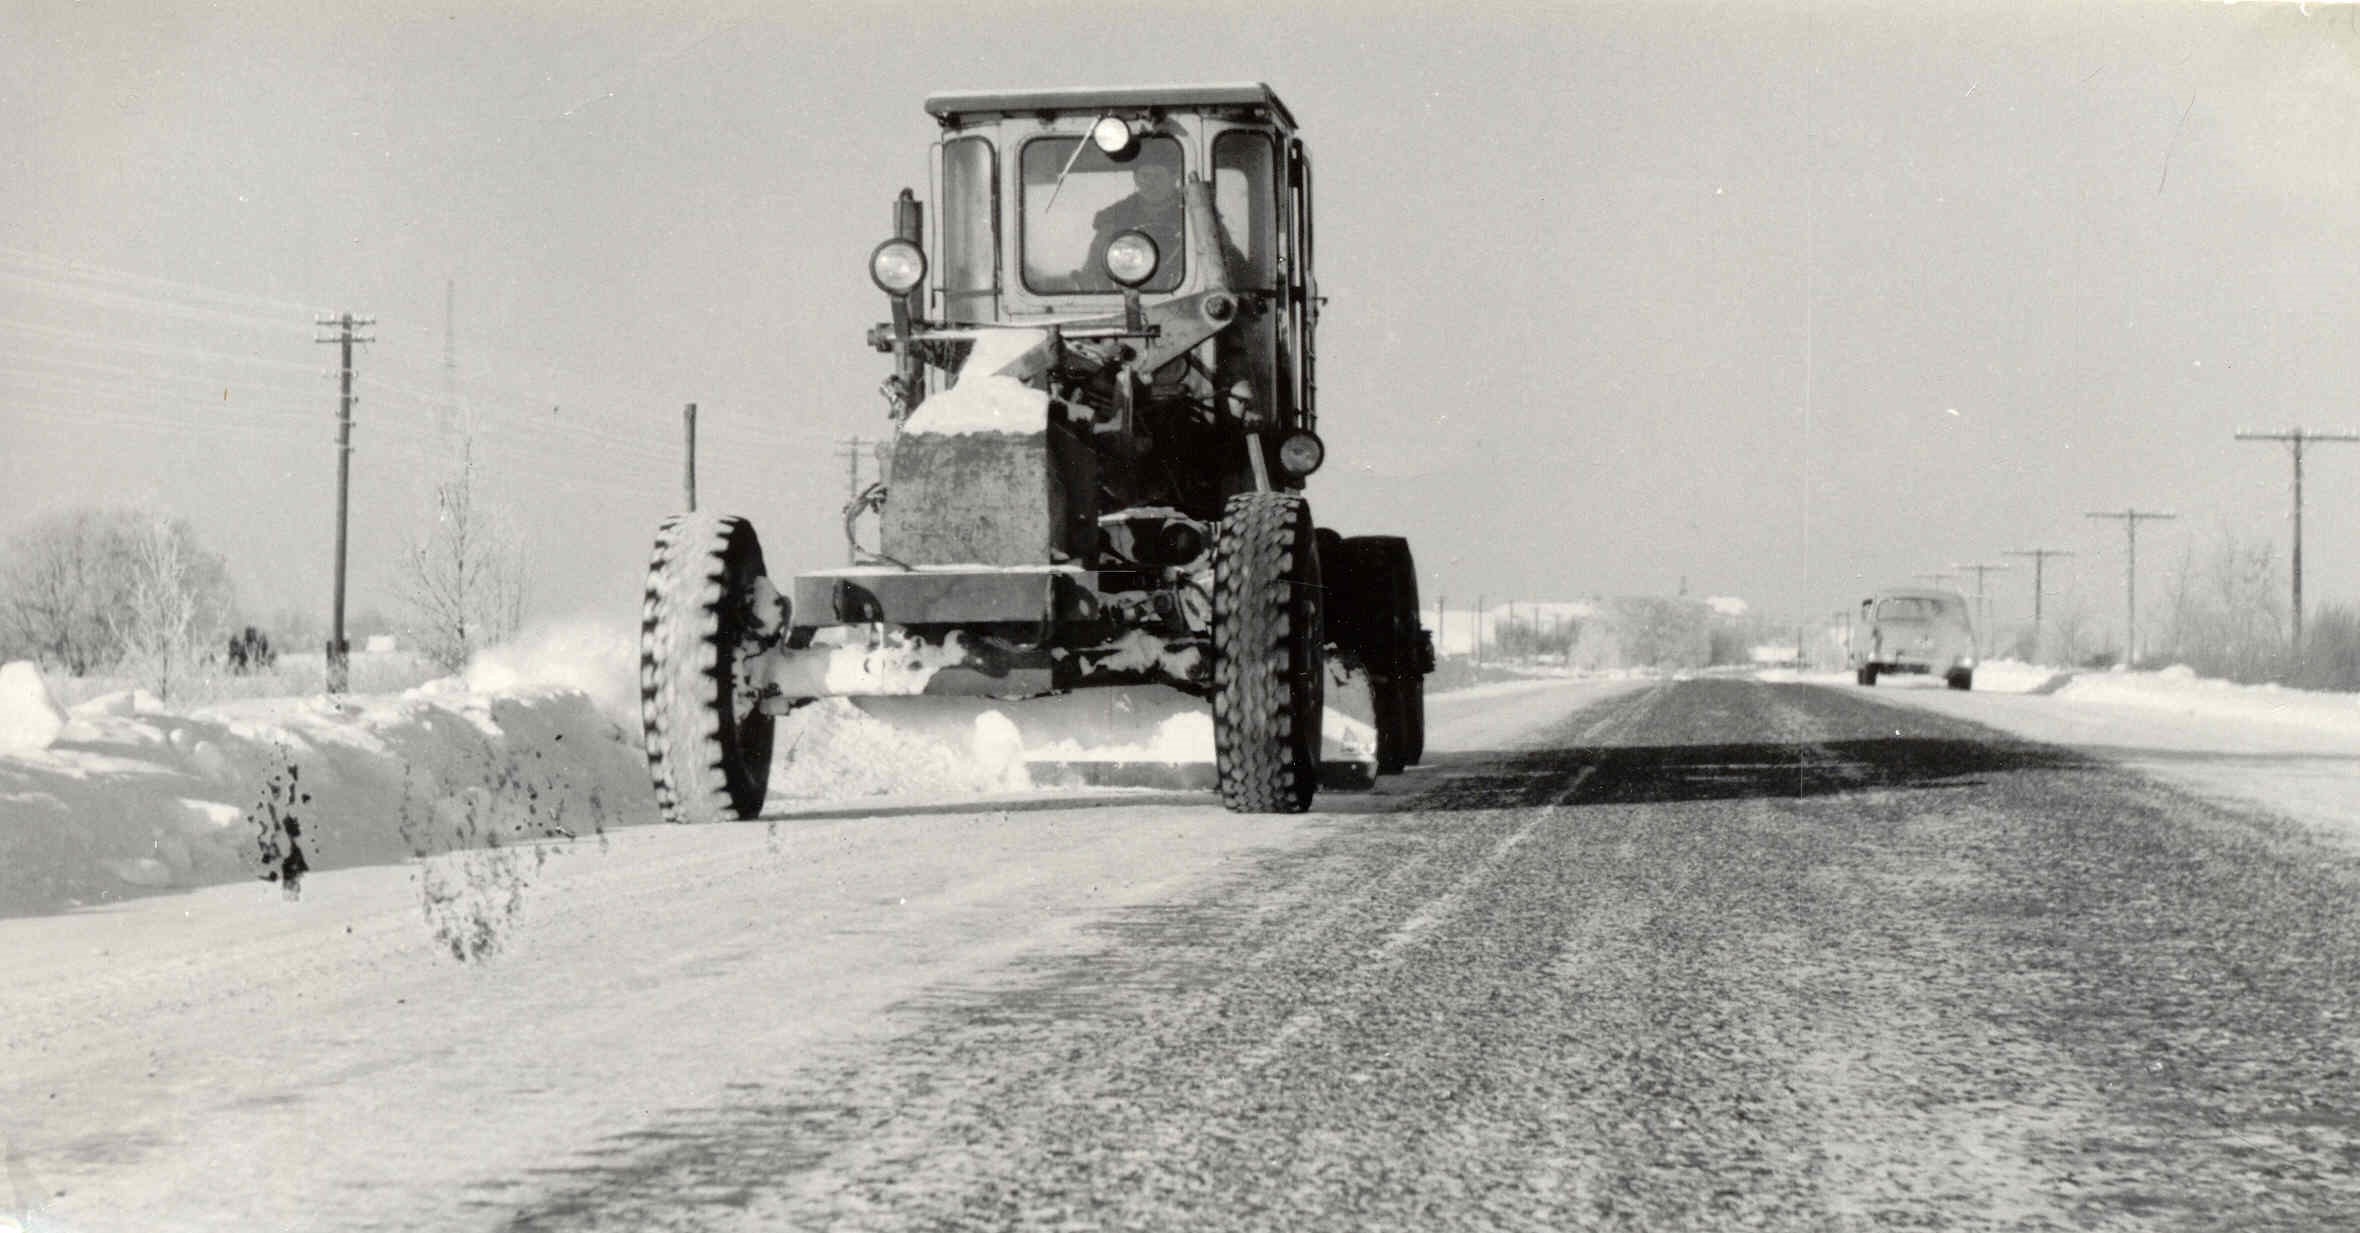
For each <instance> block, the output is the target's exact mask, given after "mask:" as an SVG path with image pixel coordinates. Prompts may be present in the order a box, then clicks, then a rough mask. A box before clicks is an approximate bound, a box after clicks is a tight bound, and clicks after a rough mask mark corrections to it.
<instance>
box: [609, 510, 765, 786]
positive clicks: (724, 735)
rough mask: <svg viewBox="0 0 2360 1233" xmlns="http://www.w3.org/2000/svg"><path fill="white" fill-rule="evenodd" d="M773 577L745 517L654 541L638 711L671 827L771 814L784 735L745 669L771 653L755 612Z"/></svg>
mask: <svg viewBox="0 0 2360 1233" xmlns="http://www.w3.org/2000/svg"><path fill="white" fill-rule="evenodd" d="M766 572H767V571H766V570H765V569H764V567H763V562H762V545H761V543H760V541H758V540H757V539H756V538H755V537H754V528H753V525H752V524H751V523H748V522H747V521H746V520H745V519H743V518H733V517H727V516H722V515H714V514H677V515H674V516H673V517H671V518H670V519H667V520H666V521H665V522H664V525H663V527H662V528H661V529H660V530H658V531H657V532H656V546H655V555H654V558H653V560H651V561H650V562H649V565H648V571H647V601H646V605H645V606H644V608H643V609H642V610H641V620H640V627H639V709H640V719H641V721H642V724H643V725H644V728H645V734H646V742H647V769H648V774H649V776H650V778H651V779H652V780H653V781H654V784H655V792H656V804H657V806H658V807H659V808H661V809H662V810H663V813H664V817H665V819H666V820H667V821H672V822H719V821H727V820H730V819H735V818H751V817H754V816H755V815H757V814H759V813H760V812H761V811H762V798H763V795H764V793H765V791H766V790H767V788H768V784H769V779H770V756H771V746H772V744H773V738H774V735H775V731H774V727H773V721H772V719H771V717H770V716H769V715H767V714H765V713H763V712H762V711H761V710H760V709H758V708H757V707H756V705H755V698H754V696H753V693H752V691H751V690H750V689H748V688H747V687H746V682H745V679H744V673H743V670H742V669H743V663H744V660H745V659H746V658H747V657H748V656H749V655H751V654H753V653H755V652H757V651H759V650H760V649H761V638H762V636H763V623H762V614H760V613H758V612H757V611H756V602H757V595H758V593H759V592H760V591H761V590H762V589H763V586H762V582H763V578H764V576H765V574H766Z"/></svg>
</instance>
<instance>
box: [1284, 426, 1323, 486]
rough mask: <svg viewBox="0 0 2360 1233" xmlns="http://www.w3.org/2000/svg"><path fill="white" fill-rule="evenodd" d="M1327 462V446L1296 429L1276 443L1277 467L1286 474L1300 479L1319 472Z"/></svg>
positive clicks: (1316, 438)
mask: <svg viewBox="0 0 2360 1233" xmlns="http://www.w3.org/2000/svg"><path fill="white" fill-rule="evenodd" d="M1326 461H1327V446H1325V445H1322V444H1320V441H1319V438H1318V437H1315V436H1313V435H1311V434H1310V433H1308V432H1305V431H1303V430H1302V429H1300V428H1298V429H1296V430H1295V431H1293V432H1290V433H1288V434H1287V435H1286V436H1285V437H1284V438H1283V439H1281V440H1280V441H1279V443H1278V466H1279V469H1280V470H1282V471H1285V472H1286V473H1287V474H1289V475H1291V476H1294V477H1295V478H1296V479H1301V478H1303V477H1304V476H1306V475H1309V474H1311V473H1312V472H1314V471H1317V470H1319V464H1321V463H1323V462H1326Z"/></svg>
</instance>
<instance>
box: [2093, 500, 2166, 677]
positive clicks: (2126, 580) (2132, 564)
mask: <svg viewBox="0 0 2360 1233" xmlns="http://www.w3.org/2000/svg"><path fill="white" fill-rule="evenodd" d="M2085 516H2086V517H2090V518H2110V519H2114V520H2116V521H2119V522H2121V523H2122V531H2123V535H2124V537H2125V539H2124V544H2125V545H2126V549H2125V552H2124V567H2123V571H2122V574H2123V594H2124V596H2125V598H2124V609H2125V613H2126V615H2125V617H2124V624H2123V630H2122V663H2123V666H2124V667H2126V668H2135V667H2137V666H2138V664H2139V524H2140V523H2141V522H2167V521H2170V520H2171V519H2174V518H2177V517H2179V515H2178V514H2164V513H2152V512H2149V511H2146V510H2138V509H2125V510H2122V511H2121V512H2119V513H2092V514H2088V515H2085Z"/></svg>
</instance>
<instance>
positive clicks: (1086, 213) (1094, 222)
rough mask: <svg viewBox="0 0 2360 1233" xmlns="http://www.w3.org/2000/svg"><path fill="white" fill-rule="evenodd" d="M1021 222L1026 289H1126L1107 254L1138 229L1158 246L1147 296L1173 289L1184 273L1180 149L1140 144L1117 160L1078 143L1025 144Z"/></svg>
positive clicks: (1041, 140)
mask: <svg viewBox="0 0 2360 1233" xmlns="http://www.w3.org/2000/svg"><path fill="white" fill-rule="evenodd" d="M1021 167H1022V171H1023V175H1022V176H1021V177H1020V178H1021V181H1022V183H1021V187H1020V189H1019V192H1020V194H1021V201H1020V205H1019V211H1018V217H1019V220H1020V222H1019V225H1020V227H1021V228H1022V231H1021V235H1022V239H1021V240H1020V241H1019V243H1020V244H1022V246H1023V248H1024V259H1023V272H1024V285H1025V287H1026V288H1027V289H1029V290H1031V291H1033V292H1036V293H1039V294H1046V295H1055V294H1065V293H1073V292H1085V293H1099V292H1114V291H1120V290H1122V288H1121V287H1119V286H1118V285H1116V283H1115V281H1114V279H1113V278H1112V277H1111V276H1109V275H1108V274H1107V272H1106V248H1107V245H1109V244H1111V243H1112V242H1113V241H1114V238H1115V237H1116V236H1119V235H1121V234H1123V233H1124V232H1126V231H1136V232H1140V233H1141V234H1144V235H1145V236H1147V238H1148V239H1150V240H1152V241H1154V243H1155V246H1156V255H1157V260H1156V266H1155V273H1154V274H1152V275H1150V276H1149V277H1148V279H1147V281H1146V282H1145V283H1143V284H1141V287H1140V289H1141V290H1143V291H1171V290H1173V289H1175V288H1177V287H1178V286H1179V285H1180V280H1181V277H1182V276H1183V274H1185V272H1186V268H1187V260H1186V258H1187V252H1186V245H1185V243H1184V242H1183V240H1184V236H1185V229H1184V227H1183V226H1182V222H1181V219H1182V211H1181V206H1180V183H1181V176H1182V174H1183V173H1184V172H1185V170H1186V166H1185V163H1184V161H1183V159H1182V157H1181V152H1180V143H1179V142H1178V141H1177V140H1175V139H1173V138H1170V137H1157V136H1149V137H1143V138H1141V139H1140V140H1139V141H1138V142H1137V143H1136V144H1135V145H1134V146H1133V147H1132V148H1131V149H1130V150H1127V151H1125V152H1124V156H1123V157H1122V158H1121V159H1120V160H1117V159H1115V158H1113V157H1111V156H1109V155H1108V154H1107V153H1106V152H1105V151H1103V150H1101V149H1099V148H1098V147H1097V146H1096V145H1094V144H1092V143H1090V142H1087V141H1084V140H1083V139H1081V138H1079V137H1036V138H1034V139H1033V140H1031V141H1028V142H1026V143H1024V153H1023V155H1022V157H1021Z"/></svg>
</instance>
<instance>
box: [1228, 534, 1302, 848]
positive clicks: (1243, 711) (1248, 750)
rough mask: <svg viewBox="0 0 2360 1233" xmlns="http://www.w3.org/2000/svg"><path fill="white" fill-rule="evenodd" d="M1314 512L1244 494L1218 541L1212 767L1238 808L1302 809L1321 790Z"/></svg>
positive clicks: (1230, 801)
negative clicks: (1312, 518) (1312, 519)
mask: <svg viewBox="0 0 2360 1233" xmlns="http://www.w3.org/2000/svg"><path fill="white" fill-rule="evenodd" d="M1314 542H1315V541H1314V539H1313V534H1312V528H1311V510H1310V507H1309V506H1308V505H1306V504H1305V503H1304V501H1303V498H1301V497H1299V496H1296V495H1294V494H1292V493H1283V492H1248V493H1240V494H1238V495H1237V496H1234V497H1231V498H1230V499H1229V504H1228V506H1227V508H1225V509H1224V510H1223V511H1222V515H1221V530H1220V534H1219V536H1218V537H1217V538H1216V539H1215V540H1214V544H1213V764H1214V772H1215V775H1216V776H1217V778H1218V779H1219V781H1220V785H1221V803H1222V804H1223V805H1225V806H1227V807H1228V808H1229V809H1230V811H1231V812H1233V813H1301V812H1303V811H1304V810H1306V809H1309V808H1310V807H1311V798H1312V796H1313V794H1314V793H1316V792H1317V791H1318V790H1319V737H1320V723H1321V720H1322V718H1323V712H1324V710H1325V706H1326V696H1325V687H1326V682H1325V676H1326V672H1327V664H1326V656H1325V654H1324V646H1325V643H1324V634H1323V632H1322V630H1321V620H1322V610H1323V609H1324V607H1325V604H1324V603H1323V597H1322V592H1321V590H1320V573H1319V557H1318V554H1317V552H1316V551H1315V550H1314V547H1313V545H1314Z"/></svg>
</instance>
